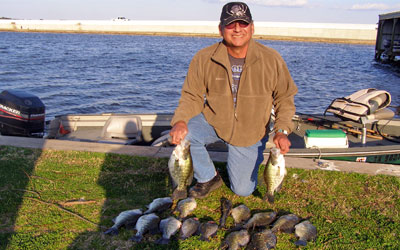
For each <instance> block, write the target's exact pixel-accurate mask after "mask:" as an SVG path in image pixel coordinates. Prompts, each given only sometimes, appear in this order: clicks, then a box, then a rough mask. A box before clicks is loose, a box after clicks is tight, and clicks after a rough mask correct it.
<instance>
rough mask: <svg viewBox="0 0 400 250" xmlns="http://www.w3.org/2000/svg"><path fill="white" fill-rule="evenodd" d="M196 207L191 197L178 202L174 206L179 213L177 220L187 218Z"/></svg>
mask: <svg viewBox="0 0 400 250" xmlns="http://www.w3.org/2000/svg"><path fill="white" fill-rule="evenodd" d="M196 207H197V202H196V199H195V198H193V197H189V198H186V199H184V200H180V201H179V202H178V205H177V206H176V210H177V211H178V212H179V215H178V219H180V220H182V219H184V218H186V217H187V216H189V215H190V214H191V213H192V212H193V211H194V210H195V209H196Z"/></svg>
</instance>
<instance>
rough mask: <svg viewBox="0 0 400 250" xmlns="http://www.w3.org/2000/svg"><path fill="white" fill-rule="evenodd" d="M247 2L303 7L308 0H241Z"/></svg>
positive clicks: (228, 0) (224, 0)
mask: <svg viewBox="0 0 400 250" xmlns="http://www.w3.org/2000/svg"><path fill="white" fill-rule="evenodd" d="M232 1H233V0H232ZM243 1H244V2H246V3H247V4H249V5H251V4H254V5H260V6H269V7H305V6H306V5H307V4H308V0H243ZM220 2H223V3H225V2H231V1H230V0H220Z"/></svg>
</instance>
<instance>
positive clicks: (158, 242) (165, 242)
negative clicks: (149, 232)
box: [155, 238, 169, 245]
mask: <svg viewBox="0 0 400 250" xmlns="http://www.w3.org/2000/svg"><path fill="white" fill-rule="evenodd" d="M155 243H156V244H160V245H168V244H169V239H166V238H160V239H158V240H156V241H155Z"/></svg>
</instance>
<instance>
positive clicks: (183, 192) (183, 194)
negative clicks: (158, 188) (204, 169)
mask: <svg viewBox="0 0 400 250" xmlns="http://www.w3.org/2000/svg"><path fill="white" fill-rule="evenodd" d="M168 169H169V174H170V176H171V179H172V187H173V189H174V191H173V192H172V196H171V197H172V199H173V200H181V199H185V198H187V186H189V185H190V184H191V183H192V181H193V173H194V172H193V163H192V157H191V155H190V142H189V141H188V140H186V139H183V140H182V141H181V143H180V144H178V145H177V146H176V147H175V149H174V150H173V151H172V154H171V156H170V158H169V161H168Z"/></svg>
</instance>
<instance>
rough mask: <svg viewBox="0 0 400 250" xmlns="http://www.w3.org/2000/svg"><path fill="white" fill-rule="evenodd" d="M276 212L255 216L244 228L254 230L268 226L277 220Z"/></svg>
mask: <svg viewBox="0 0 400 250" xmlns="http://www.w3.org/2000/svg"><path fill="white" fill-rule="evenodd" d="M276 215H277V214H276V212H261V213H256V214H254V215H253V216H252V217H251V218H250V219H249V220H248V221H247V222H246V223H245V224H244V225H243V226H242V228H246V229H250V228H252V229H254V228H255V227H262V226H268V225H269V224H271V222H273V221H274V220H275V218H276Z"/></svg>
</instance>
